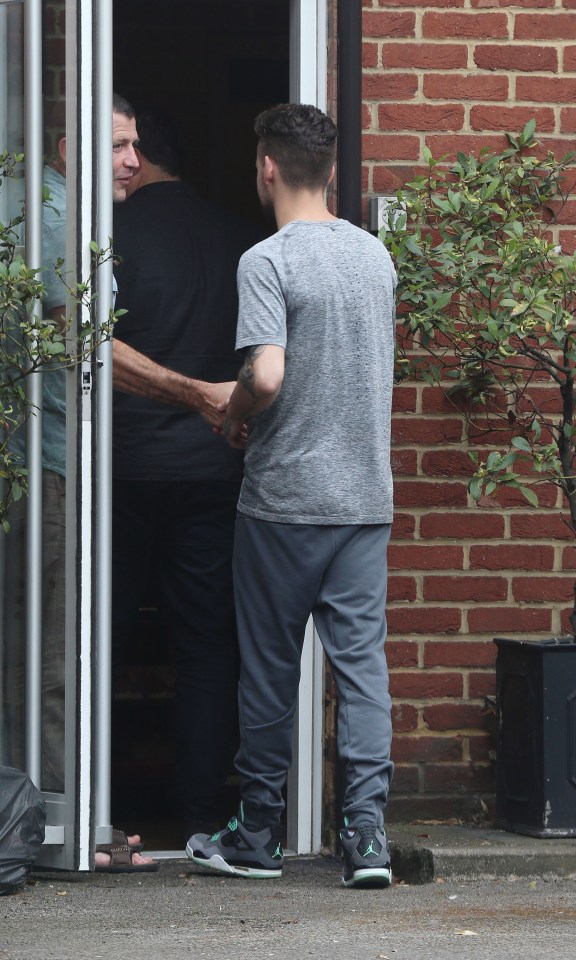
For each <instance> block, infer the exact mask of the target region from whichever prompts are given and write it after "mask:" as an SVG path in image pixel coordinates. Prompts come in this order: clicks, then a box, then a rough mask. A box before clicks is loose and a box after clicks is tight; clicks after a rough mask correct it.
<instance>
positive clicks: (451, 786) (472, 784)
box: [424, 763, 494, 793]
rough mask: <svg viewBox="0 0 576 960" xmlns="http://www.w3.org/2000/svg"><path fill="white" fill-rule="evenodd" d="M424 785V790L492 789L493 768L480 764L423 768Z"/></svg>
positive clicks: (445, 764)
mask: <svg viewBox="0 0 576 960" xmlns="http://www.w3.org/2000/svg"><path fill="white" fill-rule="evenodd" d="M424 783H425V789H426V790H432V791H436V790H441V791H442V792H443V793H446V792H447V791H449V790H476V791H478V790H480V791H485V790H486V791H488V790H493V789H494V768H493V766H492V765H486V766H483V765H481V764H478V765H472V764H468V763H467V764H453V765H452V764H447V763H442V764H439V765H438V766H437V767H435V766H427V767H424Z"/></svg>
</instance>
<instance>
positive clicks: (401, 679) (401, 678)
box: [390, 670, 463, 700]
mask: <svg viewBox="0 0 576 960" xmlns="http://www.w3.org/2000/svg"><path fill="white" fill-rule="evenodd" d="M462 690H463V680H462V674H461V673H434V672H432V671H429V670H428V671H426V672H424V671H422V670H414V671H412V672H406V673H396V672H395V671H393V672H392V673H391V674H390V693H391V694H392V699H395V698H396V697H397V698H399V699H400V700H432V699H436V700H444V699H446V697H462Z"/></svg>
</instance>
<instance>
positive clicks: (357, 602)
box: [234, 514, 393, 826]
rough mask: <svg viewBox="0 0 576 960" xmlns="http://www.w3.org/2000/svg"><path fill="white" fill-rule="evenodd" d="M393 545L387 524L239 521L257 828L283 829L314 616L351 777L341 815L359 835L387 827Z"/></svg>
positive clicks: (245, 686) (248, 760)
mask: <svg viewBox="0 0 576 960" xmlns="http://www.w3.org/2000/svg"><path fill="white" fill-rule="evenodd" d="M389 537H390V525H389V524H374V525H366V526H354V525H346V526H321V525H318V526H314V525H310V524H290V523H273V522H270V521H268V520H255V519H252V518H251V517H246V516H242V515H241V514H239V516H238V519H237V522H236V539H235V547H234V589H235V592H236V613H237V618H238V635H239V643H240V655H241V661H242V667H241V673H240V686H239V697H238V699H239V706H240V748H239V750H238V753H237V755H236V768H237V770H238V773H239V774H240V790H241V794H242V798H243V800H244V812H245V815H246V822H247V823H249V825H251V824H253V825H254V826H256V825H259V824H261V823H265V824H269V823H274V822H276V821H277V820H279V819H280V816H281V813H282V810H283V808H284V800H283V797H282V788H283V786H284V782H285V779H286V772H287V770H288V767H289V766H290V763H291V760H292V730H293V726H294V713H295V709H296V701H297V696H298V684H299V682H300V658H301V653H302V644H303V641H304V631H305V629H306V622H307V620H308V617H309V616H310V614H312V616H313V618H314V624H315V626H316V629H317V631H318V636H319V637H320V640H321V642H322V646H323V647H324V651H325V653H326V656H327V657H328V660H329V661H330V664H331V667H332V671H333V674H334V679H335V682H336V688H337V693H338V752H339V754H340V757H341V758H342V760H343V761H344V764H345V768H346V785H345V793H344V799H343V809H342V814H343V816H344V817H346V818H347V819H348V820H349V822H350V823H351V824H352V825H355V824H358V823H362V822H363V821H370V822H373V823H379V824H381V825H382V824H383V822H384V807H385V805H386V799H387V796H388V787H389V784H390V779H391V777H392V771H393V764H392V761H391V760H390V744H391V740H392V723H391V718H390V710H391V702H390V695H389V693H388V668H387V664H386V656H385V654H384V641H385V639H386V615H385V605H386V584H387V565H386V549H387V545H388V539H389Z"/></svg>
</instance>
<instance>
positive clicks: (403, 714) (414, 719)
mask: <svg viewBox="0 0 576 960" xmlns="http://www.w3.org/2000/svg"><path fill="white" fill-rule="evenodd" d="M392 726H393V728H394V731H395V732H396V733H408V732H409V731H410V730H416V729H417V728H418V711H417V709H416V707H414V706H412V705H411V704H409V703H393V704H392Z"/></svg>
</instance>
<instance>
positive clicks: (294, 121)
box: [254, 103, 338, 189]
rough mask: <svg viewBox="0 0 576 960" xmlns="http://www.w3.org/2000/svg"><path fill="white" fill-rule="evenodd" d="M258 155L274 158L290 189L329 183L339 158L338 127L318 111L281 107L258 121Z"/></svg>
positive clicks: (303, 106) (266, 112) (302, 105)
mask: <svg viewBox="0 0 576 960" xmlns="http://www.w3.org/2000/svg"><path fill="white" fill-rule="evenodd" d="M254 130H255V132H256V134H257V136H258V150H259V153H260V154H261V155H262V154H266V155H268V156H270V157H272V158H273V159H274V160H275V161H276V163H277V164H278V167H279V170H280V173H281V175H282V179H283V180H284V181H285V183H286V184H288V186H290V187H308V188H309V189H317V188H318V187H324V186H326V184H327V183H328V180H329V177H330V171H331V170H332V166H333V164H334V160H335V157H336V138H337V135H338V133H337V130H336V125H335V123H334V122H333V120H331V119H330V117H328V116H326V114H325V113H322V111H321V110H319V109H318V107H313V106H310V105H309V104H306V103H281V104H279V105H278V106H276V107H271V108H270V109H269V110H264V112H263V113H260V114H259V115H258V116H257V117H256V120H255V123H254Z"/></svg>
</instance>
